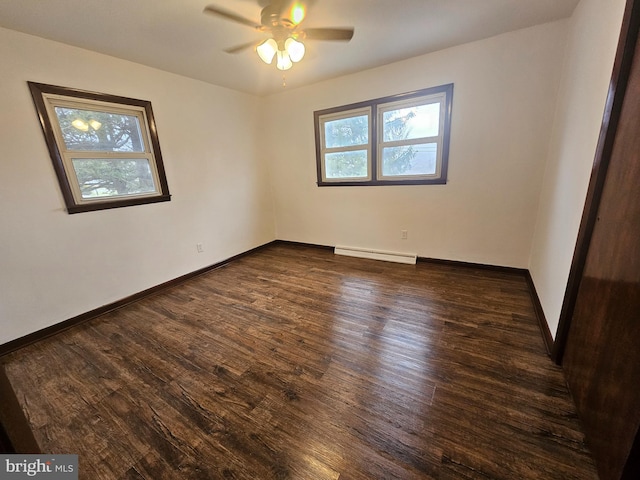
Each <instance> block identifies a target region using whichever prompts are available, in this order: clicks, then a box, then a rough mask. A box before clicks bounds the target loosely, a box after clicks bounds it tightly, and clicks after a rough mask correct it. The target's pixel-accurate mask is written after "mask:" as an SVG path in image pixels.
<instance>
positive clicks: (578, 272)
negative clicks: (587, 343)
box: [551, 0, 640, 365]
mask: <svg viewBox="0 0 640 480" xmlns="http://www.w3.org/2000/svg"><path fill="white" fill-rule="evenodd" d="M639 29H640V0H627V3H626V6H625V12H624V17H623V20H622V28H621V30H620V39H619V40H618V48H617V51H616V58H615V61H614V64H613V73H612V74H611V81H610V83H609V92H608V94H607V101H606V104H605V109H604V114H603V118H602V125H601V127H600V136H599V138H598V145H597V147H596V153H595V158H594V161H593V166H592V168H591V178H590V180H589V187H588V189H587V197H586V200H585V204H584V209H583V211H582V219H581V221H580V229H579V230H578V237H577V240H576V247H575V250H574V253H573V259H572V261H571V269H570V270H569V279H568V281H567V287H566V289H565V294H564V299H563V302H562V309H561V310H560V318H559V321H558V330H557V332H556V338H555V341H554V342H553V348H552V349H551V358H552V359H553V361H554V362H555V363H556V364H558V365H562V359H563V357H564V352H565V348H566V345H567V340H568V338H569V329H570V327H571V319H572V318H573V313H574V310H575V306H576V300H577V298H578V289H579V288H580V280H581V278H582V274H583V272H584V266H585V263H586V259H587V252H588V251H589V245H590V244H591V237H592V235H593V229H594V226H595V223H596V219H597V215H598V207H599V206H600V199H601V198H602V190H603V188H604V182H605V179H606V176H607V170H608V168H609V163H610V160H611V153H612V151H613V144H614V140H615V137H616V133H617V130H618V123H619V121H620V113H621V112H622V104H623V102H624V97H625V93H626V90H627V84H628V82H629V75H630V72H631V64H632V62H633V58H634V56H635V54H636V43H637V40H638V31H639ZM639 54H640V52H639Z"/></svg>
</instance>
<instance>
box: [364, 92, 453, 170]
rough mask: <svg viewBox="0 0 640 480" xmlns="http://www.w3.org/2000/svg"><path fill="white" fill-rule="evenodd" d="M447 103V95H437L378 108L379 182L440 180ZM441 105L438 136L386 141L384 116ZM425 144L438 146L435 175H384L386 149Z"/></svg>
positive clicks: (391, 103)
mask: <svg viewBox="0 0 640 480" xmlns="http://www.w3.org/2000/svg"><path fill="white" fill-rule="evenodd" d="M445 102H446V93H444V92H441V93H436V94H433V95H425V96H423V97H415V98H412V99H408V100H401V101H397V102H389V103H384V104H382V105H380V106H379V107H378V137H377V138H378V154H377V159H376V161H377V166H378V169H377V171H378V179H379V180H420V179H423V180H429V179H438V178H440V175H441V172H442V150H443V148H442V147H443V143H444V132H445V115H444V113H443V112H444V109H445ZM435 103H438V104H440V116H439V122H438V135H436V136H432V137H418V138H412V139H407V140H389V141H385V140H384V132H383V130H384V122H383V118H384V114H385V113H386V112H392V111H394V110H401V109H403V108H411V107H420V106H423V105H432V104H435ZM424 143H435V144H436V145H437V150H436V171H435V173H433V174H414V175H384V174H383V173H382V159H383V152H384V148H388V147H403V146H408V145H419V144H424Z"/></svg>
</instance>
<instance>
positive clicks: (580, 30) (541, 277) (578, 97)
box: [529, 0, 625, 337]
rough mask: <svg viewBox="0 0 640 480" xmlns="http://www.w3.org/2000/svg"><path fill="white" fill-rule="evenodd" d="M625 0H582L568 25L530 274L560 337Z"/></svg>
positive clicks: (550, 320)
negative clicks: (564, 299)
mask: <svg viewBox="0 0 640 480" xmlns="http://www.w3.org/2000/svg"><path fill="white" fill-rule="evenodd" d="M624 4H625V0H582V1H581V2H580V3H579V4H578V6H577V7H576V10H575V11H574V14H573V16H572V17H571V19H570V23H569V25H568V30H569V35H568V42H567V53H566V60H565V65H564V69H563V76H562V81H561V87H560V95H559V98H558V105H557V107H556V114H555V119H554V122H553V130H552V137H551V142H550V148H549V153H548V159H547V167H546V171H545V175H544V181H543V185H542V190H541V196H540V209H539V212H538V219H537V225H536V229H535V235H534V239H533V245H532V250H531V261H530V267H529V269H530V272H531V276H532V278H533V280H534V283H535V286H536V291H537V292H538V295H539V297H540V302H541V303H542V306H543V309H544V312H545V316H546V318H547V322H548V323H549V328H550V329H551V332H552V334H553V335H554V337H555V333H556V330H557V326H558V319H559V316H560V310H561V308H562V300H563V297H564V293H565V287H566V284H567V280H568V277H569V270H570V267H571V260H572V258H573V251H574V248H575V242H576V238H577V234H578V229H579V227H580V219H581V216H582V210H583V207H584V201H585V197H586V193H587V187H588V184H589V177H590V174H591V166H592V164H593V160H594V154H595V150H596V144H597V141H598V135H599V131H600V126H601V123H602V115H603V112H604V105H605V101H606V96H607V90H608V85H609V80H610V78H611V71H612V67H613V61H614V57H615V51H616V46H617V41H618V37H619V33H620V26H621V24H622V16H623V12H624Z"/></svg>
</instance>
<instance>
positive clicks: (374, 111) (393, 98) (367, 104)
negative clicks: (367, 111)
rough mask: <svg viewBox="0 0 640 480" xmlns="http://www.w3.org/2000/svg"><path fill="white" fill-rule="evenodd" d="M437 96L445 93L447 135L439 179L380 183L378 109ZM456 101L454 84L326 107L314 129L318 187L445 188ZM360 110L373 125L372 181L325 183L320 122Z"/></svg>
mask: <svg viewBox="0 0 640 480" xmlns="http://www.w3.org/2000/svg"><path fill="white" fill-rule="evenodd" d="M438 93H444V94H445V101H444V107H445V108H444V132H443V139H442V160H441V164H440V176H439V177H438V178H433V179H401V180H380V179H379V178H378V177H379V175H378V171H377V170H378V161H377V156H378V145H377V144H378V139H377V137H378V125H377V123H378V119H377V116H378V108H379V107H381V106H384V105H385V104H388V103H392V102H398V101H402V100H410V99H413V98H419V97H424V96H428V95H434V94H438ZM452 101H453V83H449V84H446V85H440V86H437V87H431V88H425V89H422V90H416V91H413V92H407V93H401V94H397V95H390V96H387V97H381V98H376V99H373V100H367V101H364V102H358V103H352V104H349V105H343V106H339V107H333V108H327V109H324V110H317V111H315V112H313V117H314V130H315V142H316V171H317V176H318V181H317V185H318V186H319V187H354V186H358V187H361V186H371V185H378V186H379V185H444V184H446V183H447V170H448V163H449V142H450V137H451V106H452ZM360 108H371V125H370V138H369V147H370V149H371V159H370V162H371V165H370V168H371V180H365V181H357V180H345V181H340V180H332V181H325V180H323V176H322V161H323V158H322V144H321V142H322V137H321V132H320V119H321V117H322V116H324V115H330V114H334V113H340V112H346V111H349V110H356V109H360Z"/></svg>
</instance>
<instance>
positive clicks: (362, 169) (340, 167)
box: [325, 150, 368, 178]
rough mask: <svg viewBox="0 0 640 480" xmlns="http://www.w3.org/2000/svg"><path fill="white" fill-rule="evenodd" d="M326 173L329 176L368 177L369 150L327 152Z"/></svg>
mask: <svg viewBox="0 0 640 480" xmlns="http://www.w3.org/2000/svg"><path fill="white" fill-rule="evenodd" d="M325 175H326V177H327V178H366V177H367V176H368V170H367V151H366V150H356V151H354V152H338V153H327V154H326V155H325Z"/></svg>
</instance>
